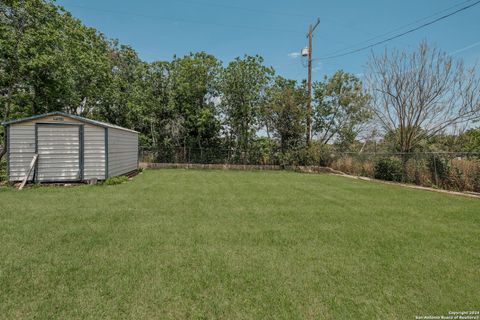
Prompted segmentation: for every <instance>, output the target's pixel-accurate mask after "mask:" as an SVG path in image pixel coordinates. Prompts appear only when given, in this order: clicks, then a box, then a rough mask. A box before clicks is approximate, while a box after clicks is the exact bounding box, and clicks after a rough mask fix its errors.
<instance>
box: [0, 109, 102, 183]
mask: <svg viewBox="0 0 480 320" xmlns="http://www.w3.org/2000/svg"><path fill="white" fill-rule="evenodd" d="M57 118H58V117H57ZM36 123H56V124H58V126H60V127H62V125H61V124H62V123H64V124H67V125H68V124H79V125H82V126H83V131H84V134H83V137H84V139H83V168H84V170H83V179H84V180H87V179H92V178H97V179H100V180H101V179H105V165H106V162H105V156H106V154H105V131H104V130H105V128H103V127H99V126H95V125H92V124H85V123H83V122H81V121H79V120H76V119H69V118H66V117H65V118H64V119H63V120H61V121H59V120H58V119H56V118H55V117H54V116H48V117H44V118H40V119H36V120H34V121H28V122H21V123H18V124H11V125H9V126H8V128H9V133H10V134H9V135H10V138H9V140H10V141H9V142H10V143H9V151H10V152H9V154H8V155H7V157H8V160H9V172H8V174H9V175H8V176H9V181H21V180H22V179H23V177H24V175H25V173H26V171H27V170H28V166H29V165H30V162H31V161H32V158H33V155H34V154H35V125H36ZM40 126H41V125H40ZM52 127H57V126H52ZM72 127H73V128H75V129H76V130H77V131H78V128H79V127H78V126H72ZM66 138H67V137H66ZM69 138H71V137H69ZM69 138H68V139H69ZM77 139H78V136H77ZM77 141H78V140H77ZM40 144H41V142H40ZM79 147H80V146H79ZM43 157H46V155H43ZM41 158H42V156H40V157H39V166H40V167H41V169H43V170H44V172H50V171H52V172H51V174H55V172H58V171H61V170H66V168H65V167H68V166H71V165H72V164H71V161H70V160H67V159H63V160H62V161H60V162H62V163H52V164H51V165H49V166H51V167H52V168H50V169H48V170H49V171H45V170H46V168H45V166H46V164H41V163H42V161H41ZM77 159H78V158H77ZM79 160H80V161H81V160H82V159H79ZM57 162H58V161H57ZM80 165H82V163H81V162H80ZM48 175H50V173H49V174H48ZM33 176H34V173H32V174H31V175H30V176H29V180H32V179H33ZM50 178H53V179H55V180H59V181H61V180H65V179H57V178H56V177H54V176H51V177H50ZM42 180H44V181H46V179H42Z"/></svg>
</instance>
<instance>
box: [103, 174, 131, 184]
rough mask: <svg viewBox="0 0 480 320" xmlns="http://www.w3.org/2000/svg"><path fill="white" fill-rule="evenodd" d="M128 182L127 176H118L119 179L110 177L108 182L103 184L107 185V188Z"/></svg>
mask: <svg viewBox="0 0 480 320" xmlns="http://www.w3.org/2000/svg"><path fill="white" fill-rule="evenodd" d="M127 181H128V177H126V176H117V177H110V178H108V179H107V180H105V181H104V182H103V184H104V185H107V186H114V185H117V184H122V183H124V182H127Z"/></svg>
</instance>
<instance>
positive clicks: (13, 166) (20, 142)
mask: <svg viewBox="0 0 480 320" xmlns="http://www.w3.org/2000/svg"><path fill="white" fill-rule="evenodd" d="M9 133H10V138H9V140H10V141H9V147H8V149H9V155H8V160H9V181H20V180H22V179H23V177H24V176H25V174H26V173H27V171H28V167H29V165H30V162H31V161H32V159H33V155H34V154H35V125H34V124H18V125H11V126H9ZM32 178H33V172H32V173H31V174H30V176H29V179H32Z"/></svg>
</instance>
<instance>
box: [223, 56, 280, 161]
mask: <svg viewBox="0 0 480 320" xmlns="http://www.w3.org/2000/svg"><path fill="white" fill-rule="evenodd" d="M273 75H274V70H273V69H272V68H268V67H266V66H264V65H263V58H262V57H260V56H245V57H244V58H236V59H235V60H234V61H232V62H230V63H229V64H228V66H227V67H226V68H225V69H224V70H223V72H222V76H221V92H222V94H221V107H222V111H223V113H224V117H225V125H226V126H227V128H228V129H227V136H228V138H229V142H230V143H231V144H232V145H233V146H235V147H238V149H239V150H241V151H242V152H244V153H248V151H249V150H248V149H249V146H250V142H251V141H252V140H254V138H255V134H256V126H257V125H258V124H259V123H258V122H259V121H258V119H259V117H258V115H259V114H260V105H261V103H262V102H263V99H264V93H265V90H266V88H267V87H268V85H269V83H270V82H271V80H272V78H273Z"/></svg>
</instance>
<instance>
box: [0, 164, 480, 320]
mask: <svg viewBox="0 0 480 320" xmlns="http://www.w3.org/2000/svg"><path fill="white" fill-rule="evenodd" d="M479 290H480V201H479V200H476V199H469V198H462V197H456V196H450V195H445V194H437V193H433V192H427V191H420V190H412V189H406V188H401V187H396V186H387V185H383V184H377V183H372V182H365V181H358V180H352V179H347V178H343V177H338V176H332V175H322V174H299V173H293V172H241V171H193V170H190V171H188V170H158V171H146V172H144V173H143V174H142V175H140V176H138V177H136V178H135V179H134V180H133V181H129V182H128V183H125V184H121V185H116V186H81V187H74V188H59V187H42V188H29V189H26V190H24V191H17V190H15V189H12V188H0V318H2V319H15V318H20V319H24V318H34V317H35V319H70V318H82V319H83V318H89V319H108V318H110V319H118V318H124V319H141V318H147V319H148V318H157V319H158V318H167V319H168V318H176V319H185V318H194V319H212V318H221V319H263V318H269V319H375V318H378V319H414V317H415V315H441V314H447V313H448V311H458V310H472V309H473V310H478V309H480V293H479V292H480V291H479Z"/></svg>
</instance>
